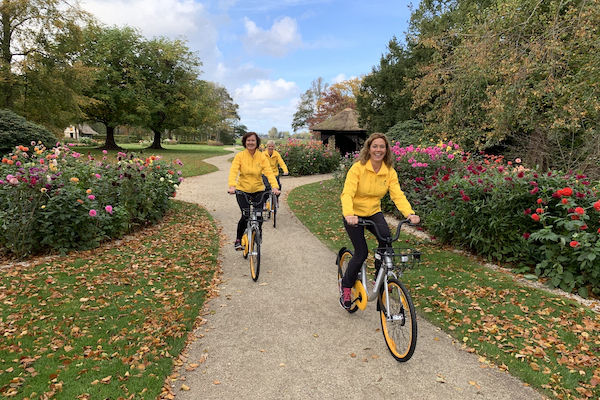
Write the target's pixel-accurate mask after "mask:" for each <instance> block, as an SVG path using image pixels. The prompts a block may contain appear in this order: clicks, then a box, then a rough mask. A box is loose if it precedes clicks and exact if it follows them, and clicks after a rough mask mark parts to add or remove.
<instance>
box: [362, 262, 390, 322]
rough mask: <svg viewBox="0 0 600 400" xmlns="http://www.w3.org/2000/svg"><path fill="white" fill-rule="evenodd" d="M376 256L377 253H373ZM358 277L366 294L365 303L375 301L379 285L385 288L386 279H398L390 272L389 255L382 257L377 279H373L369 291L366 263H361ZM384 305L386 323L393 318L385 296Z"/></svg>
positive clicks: (388, 301) (388, 300) (387, 298)
mask: <svg viewBox="0 0 600 400" xmlns="http://www.w3.org/2000/svg"><path fill="white" fill-rule="evenodd" d="M375 254H376V256H377V253H375ZM360 276H361V283H362V285H363V287H364V288H365V291H366V292H367V301H374V300H377V295H378V294H379V289H380V288H381V285H385V286H384V287H387V283H388V277H389V276H391V277H393V278H396V279H398V276H397V275H396V273H395V272H394V271H393V270H392V257H390V256H389V255H383V256H382V262H381V267H380V268H379V273H378V274H377V278H376V279H375V283H374V284H373V285H372V286H371V290H369V284H368V283H367V262H366V261H365V262H363V265H362V267H361V268H360ZM385 299H386V304H385V316H386V319H387V320H388V321H391V320H393V319H394V318H393V316H390V313H389V309H390V298H389V296H385Z"/></svg>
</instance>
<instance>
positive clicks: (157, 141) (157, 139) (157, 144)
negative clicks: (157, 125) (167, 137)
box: [149, 129, 162, 149]
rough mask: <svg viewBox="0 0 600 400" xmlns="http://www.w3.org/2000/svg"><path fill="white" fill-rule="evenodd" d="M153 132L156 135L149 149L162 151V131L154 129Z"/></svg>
mask: <svg viewBox="0 0 600 400" xmlns="http://www.w3.org/2000/svg"><path fill="white" fill-rule="evenodd" d="M152 132H153V133H154V141H153V142H152V145H151V146H150V147H149V149H162V146H161V145H160V135H161V134H160V130H159V129H152Z"/></svg>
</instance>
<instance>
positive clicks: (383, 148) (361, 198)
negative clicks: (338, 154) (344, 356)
mask: <svg viewBox="0 0 600 400" xmlns="http://www.w3.org/2000/svg"><path fill="white" fill-rule="evenodd" d="M393 160H394V159H393V156H392V152H391V149H390V143H389V141H388V139H387V137H386V136H385V135H384V134H382V133H373V134H372V135H371V136H369V138H368V139H367V141H366V142H365V144H364V146H363V148H362V150H361V151H360V154H359V157H358V162H356V163H354V165H353V166H352V167H351V168H350V170H349V171H348V175H346V182H345V183H344V190H343V191H342V195H341V201H342V214H343V216H344V227H345V228H346V232H347V233H348V236H349V237H350V240H351V241H352V245H353V246H354V255H353V256H352V258H351V259H350V261H349V263H348V268H347V269H346V273H345V274H344V277H343V279H342V297H341V298H340V303H341V304H342V306H343V307H344V308H346V309H348V308H350V303H351V288H352V286H353V285H354V282H355V281H356V277H357V275H358V271H359V269H360V266H361V265H362V263H363V262H364V261H365V260H366V258H367V255H368V248H367V242H366V240H365V230H364V226H363V225H360V226H359V225H357V224H358V218H359V217H362V218H364V219H366V220H370V221H373V222H374V223H375V224H376V226H377V231H379V232H380V233H381V236H382V237H389V236H390V230H389V227H388V225H387V222H386V221H385V218H384V217H383V213H382V212H381V198H382V197H383V196H385V194H386V193H387V192H388V191H389V193H390V197H391V198H392V201H393V202H394V204H395V205H396V207H397V208H398V210H399V211H400V212H401V213H402V214H403V215H404V216H405V217H407V218H408V219H409V220H410V222H411V223H413V224H417V223H419V221H420V218H419V216H418V215H415V212H414V211H413V209H412V207H411V205H410V203H409V202H408V200H407V199H406V196H404V193H403V192H402V190H400V184H399V183H398V174H397V173H396V170H395V169H394V168H393ZM367 229H368V230H369V231H370V232H371V233H373V234H375V227H373V226H372V225H368V226H367ZM376 236H377V235H376ZM379 247H386V243H385V242H383V241H380V242H379ZM379 263H380V262H379ZM378 267H379V264H378V262H377V261H375V268H377V269H378Z"/></svg>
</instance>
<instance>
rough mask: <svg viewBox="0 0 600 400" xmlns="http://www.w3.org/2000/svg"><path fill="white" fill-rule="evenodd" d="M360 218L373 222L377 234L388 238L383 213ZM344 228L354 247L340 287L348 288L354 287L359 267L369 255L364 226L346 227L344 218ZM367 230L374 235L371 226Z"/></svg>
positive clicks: (383, 244) (380, 243)
mask: <svg viewBox="0 0 600 400" xmlns="http://www.w3.org/2000/svg"><path fill="white" fill-rule="evenodd" d="M362 218H363V219H368V220H371V221H373V222H375V224H377V228H379V232H380V233H381V234H382V235H383V236H384V237H388V236H390V228H389V227H388V224H387V222H385V218H384V217H383V213H381V212H378V213H377V214H373V215H371V216H370V217H362ZM344 227H345V228H346V232H348V236H349V237H350V240H351V241H352V245H353V246H354V255H353V256H352V258H351V259H350V261H349V262H348V269H347V270H346V274H345V275H344V278H343V279H342V286H343V287H347V288H349V287H352V286H354V282H355V281H356V277H357V276H358V272H359V271H360V267H361V266H362V264H363V262H364V261H365V260H366V259H367V256H368V255H369V248H368V247H367V240H366V239H365V229H364V228H365V227H364V226H362V225H361V226H353V225H348V223H347V222H346V218H344ZM367 229H368V230H369V232H371V233H372V234H373V235H375V228H374V227H373V226H371V225H368V226H367ZM377 241H378V242H379V247H385V243H384V242H381V241H380V240H379V238H378V239H377Z"/></svg>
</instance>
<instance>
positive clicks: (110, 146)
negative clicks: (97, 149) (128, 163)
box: [102, 125, 123, 150]
mask: <svg viewBox="0 0 600 400" xmlns="http://www.w3.org/2000/svg"><path fill="white" fill-rule="evenodd" d="M102 148H103V149H105V150H123V149H122V148H121V147H119V146H118V145H117V142H115V127H114V126H108V125H106V142H105V143H104V146H102Z"/></svg>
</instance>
